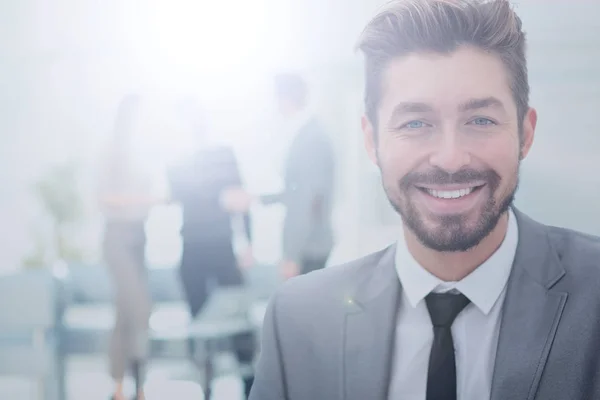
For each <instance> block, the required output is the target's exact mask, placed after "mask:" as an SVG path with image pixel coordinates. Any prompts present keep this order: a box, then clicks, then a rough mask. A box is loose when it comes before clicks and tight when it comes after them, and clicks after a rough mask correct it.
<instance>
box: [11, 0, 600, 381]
mask: <svg viewBox="0 0 600 400" xmlns="http://www.w3.org/2000/svg"><path fill="white" fill-rule="evenodd" d="M382 3H383V2H382V1H381V0H302V1H297V0H296V1H294V0H252V1H245V0H230V1H227V2H225V1H216V0H204V1H192V0H170V1H161V0H146V1H133V0H105V1H102V2H96V1H91V0H79V1H68V0H53V1H46V0H20V1H4V2H1V3H0V32H1V34H0V49H1V54H2V57H1V59H0V88H1V89H0V102H1V105H2V107H0V128H1V133H0V194H1V195H0V221H1V223H0V237H1V238H2V240H0V274H9V273H14V272H15V271H19V270H21V269H25V268H47V267H48V262H49V261H48V260H51V259H52V254H51V253H52V251H53V250H52V249H53V245H52V241H53V240H54V236H53V234H54V231H53V229H54V227H53V224H52V222H51V221H52V216H51V215H49V214H48V212H47V209H46V208H45V207H44V197H43V196H40V191H39V190H38V189H36V188H39V184H40V182H46V183H48V182H50V183H49V184H50V185H51V186H52V185H54V186H52V190H58V191H60V190H64V191H65V192H68V193H70V194H72V195H70V196H68V197H69V201H70V202H71V203H67V205H66V206H65V207H66V208H67V210H69V211H70V212H72V214H73V215H72V218H70V219H69V221H68V223H67V224H65V227H64V229H63V232H62V233H63V241H64V242H65V243H66V244H65V246H66V247H68V251H69V253H68V254H71V255H72V257H73V260H76V262H74V263H73V265H75V264H77V265H78V266H79V267H80V268H85V267H86V265H94V264H98V263H100V262H101V254H100V237H101V229H102V218H101V216H100V214H99V212H98V210H97V206H96V200H95V197H94V184H95V179H96V178H95V177H96V174H97V165H98V159H99V157H100V156H101V150H102V149H103V147H104V146H105V142H106V140H107V139H108V137H109V136H110V134H111V130H112V126H113V123H114V118H115V114H116V109H117V105H118V102H119V101H120V99H121V98H122V97H123V96H124V95H126V94H129V93H139V94H141V95H142V96H143V97H144V99H145V103H144V109H143V117H142V118H141V121H142V123H143V129H141V130H143V135H141V136H140V138H139V156H140V157H142V158H143V159H144V160H146V161H147V162H148V163H149V165H152V166H153V167H154V168H155V170H156V172H157V177H159V178H157V180H158V181H160V175H161V170H162V169H163V168H164V167H165V166H166V165H168V164H169V163H170V162H174V161H176V160H177V159H179V158H181V157H183V156H184V155H185V154H186V150H188V149H189V147H190V146H189V143H190V137H189V132H186V129H185V127H183V126H182V125H181V121H178V120H177V118H176V116H175V115H174V114H173V111H172V105H171V104H172V102H173V101H174V99H176V98H177V96H180V95H182V94H193V95H196V96H198V98H199V99H201V102H202V104H203V106H204V107H205V109H206V110H207V115H209V117H210V132H211V134H212V135H213V137H214V139H215V140H216V141H219V142H224V143H227V144H229V145H232V146H233V147H234V149H235V151H236V153H237V155H238V157H239V160H240V164H241V170H242V174H243V177H244V181H245V183H246V185H247V187H248V189H249V190H250V191H252V192H256V193H260V192H265V191H271V190H277V188H278V187H279V186H280V185H281V183H280V182H279V177H278V175H277V173H276V172H275V170H274V168H273V163H272V160H271V157H270V154H269V146H268V142H269V137H270V135H274V134H277V126H278V122H277V120H276V118H275V115H276V108H275V105H274V100H273V96H272V95H273V88H272V76H273V74H274V73H276V72H280V71H294V72H299V73H301V74H303V75H304V76H305V77H306V78H307V80H308V82H309V84H310V89H311V107H312V108H313V109H314V110H315V112H316V113H317V114H318V115H319V116H320V117H321V119H322V121H323V123H324V125H325V126H326V128H327V132H328V133H329V134H330V136H331V138H332V140H333V143H334V146H335V152H336V163H337V164H336V165H337V170H336V173H337V182H338V186H337V187H336V196H335V212H334V220H335V229H336V242H337V243H336V247H335V249H334V253H333V255H332V257H331V259H330V264H332V265H333V264H338V263H340V262H344V261H347V260H350V259H353V258H356V257H358V256H361V255H364V254H366V253H368V252H370V251H373V250H376V249H378V248H381V247H383V246H385V245H387V244H389V243H391V242H393V241H394V240H395V239H396V236H397V233H398V229H399V219H398V217H397V216H396V215H395V214H394V212H393V211H392V210H391V208H390V207H389V204H388V203H387V200H386V198H385V196H384V194H383V192H382V190H381V188H380V182H379V175H378V171H377V169H376V168H375V167H374V166H373V165H371V164H370V162H369V160H368V159H367V157H366V155H365V153H364V151H363V149H362V136H361V131H360V116H361V112H362V90H363V78H362V63H361V58H360V56H359V55H357V54H355V53H354V51H353V46H354V42H355V40H356V38H357V36H358V34H359V33H360V30H361V28H362V26H363V25H364V23H365V22H366V21H367V20H368V19H369V17H370V16H372V15H373V13H374V12H375V11H376V10H377V8H378V7H379V6H380V5H381V4H382ZM515 7H516V9H517V12H518V14H519V15H520V16H521V17H522V19H523V23H524V27H525V30H526V31H527V35H528V41H529V44H528V62H529V76H530V85H531V88H532V90H531V105H532V106H534V107H536V108H537V110H538V114H539V123H538V128H537V135H536V139H535V144H534V147H533V149H532V151H531V153H530V156H529V157H528V158H527V159H526V160H525V161H524V162H523V164H522V171H521V175H522V177H521V185H520V189H519V191H518V194H517V200H516V204H517V206H518V207H520V208H521V210H522V211H524V212H526V213H528V214H529V215H531V216H532V217H534V218H537V219H539V220H541V221H543V222H546V223H548V224H556V225H561V226H566V227H570V228H573V229H578V230H582V231H585V232H588V233H591V234H596V235H600V211H599V210H598V206H599V205H600V174H599V172H598V171H600V160H599V158H598V155H597V152H598V149H599V148H600V130H599V128H598V110H599V109H600V72H599V71H600V18H599V17H598V16H600V2H599V1H597V0H545V1H543V0H521V1H516V2H515ZM71 178H72V179H71ZM158 184H159V185H160V182H158ZM165 190H166V188H165ZM252 213H253V217H254V222H253V227H254V234H255V243H254V252H255V257H256V258H257V260H258V261H259V262H260V263H265V264H269V263H275V262H276V261H277V260H278V258H279V243H280V238H279V236H280V235H279V232H280V227H281V221H282V218H283V213H284V210H283V209H281V208H277V207H274V208H261V207H256V208H254V209H253V210H252ZM67 214H69V213H67ZM180 223H181V216H180V211H179V209H178V207H177V206H176V205H165V206H159V207H156V208H155V209H154V210H153V212H152V215H151V217H150V220H149V222H148V224H147V227H146V230H147V234H148V244H147V257H148V263H149V268H169V267H173V266H175V265H176V264H177V262H178V259H179V255H180V250H181V243H180V239H179V225H180ZM29 295H31V296H35V294H29ZM0 306H1V307H10V305H8V304H2V305H0ZM0 393H1V391H0Z"/></svg>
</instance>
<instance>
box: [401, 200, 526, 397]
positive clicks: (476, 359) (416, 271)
mask: <svg viewBox="0 0 600 400" xmlns="http://www.w3.org/2000/svg"><path fill="white" fill-rule="evenodd" d="M518 238H519V234H518V226H517V221H516V218H515V215H514V213H513V212H512V210H511V211H509V221H508V230H507V232H506V236H505V238H504V240H503V242H502V244H501V245H500V247H499V248H498V250H497V251H496V252H495V253H494V254H493V255H492V256H491V257H490V258H489V259H488V260H487V261H485V262H484V263H483V264H481V265H480V266H479V267H478V268H477V269H475V271H473V272H472V273H471V274H469V275H468V276H466V277H465V278H463V279H462V280H460V281H458V282H443V281H441V280H440V279H438V278H436V277H435V276H434V275H432V274H431V273H429V272H428V271H426V270H425V269H424V268H422V267H421V266H420V265H419V264H418V263H417V261H416V260H415V259H414V258H413V257H412V255H411V254H410V252H409V251H408V249H407V247H406V243H405V241H404V238H401V239H400V240H399V241H398V246H397V252H396V271H397V273H398V277H399V278H400V282H401V284H402V296H401V299H400V309H399V312H398V322H397V326H396V337H395V339H396V340H395V348H394V358H393V364H392V373H391V376H390V377H391V379H390V391H389V399H390V400H404V399H408V400H425V397H426V391H427V369H428V366H429V353H430V351H431V345H432V343H433V328H432V324H431V319H430V317H429V312H428V311H427V306H426V304H425V297H426V296H427V295H428V294H429V293H430V292H447V291H451V290H456V291H459V292H460V293H462V294H464V295H465V296H466V297H468V298H469V300H470V301H471V303H470V304H469V305H467V307H466V308H465V309H464V310H463V311H462V312H461V313H460V314H459V315H458V316H457V317H456V319H455V320H454V324H453V325H452V329H451V330H452V337H453V340H454V349H455V355H456V380H457V382H456V387H457V399H458V400H486V399H489V398H490V391H491V384H492V374H493V369H494V361H495V358H496V346H497V343H498V333H499V329H500V320H501V310H502V305H503V303H504V297H505V293H506V284H507V282H508V277H509V275H510V271H511V268H512V264H513V260H514V257H515V252H516V249H517V242H518Z"/></svg>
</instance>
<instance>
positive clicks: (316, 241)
mask: <svg viewBox="0 0 600 400" xmlns="http://www.w3.org/2000/svg"><path fill="white" fill-rule="evenodd" d="M284 168H285V172H284V185H285V190H284V192H283V193H279V194H275V195H266V196H262V198H261V200H262V202H263V204H271V203H276V202H280V203H282V204H283V205H284V206H285V208H286V216H285V220H284V223H283V257H284V258H285V259H286V260H291V261H296V262H301V261H302V259H303V258H310V259H321V258H326V257H327V256H328V255H329V252H330V251H331V248H332V246H333V229H332V226H331V208H332V203H333V190H334V188H333V186H334V156H333V149H332V146H331V142H330V141H329V138H328V137H327V135H326V134H325V132H323V130H322V129H321V126H320V125H319V123H318V122H317V120H316V119H311V120H310V121H309V122H308V123H306V124H305V125H304V126H303V127H302V128H301V129H300V131H299V132H298V134H297V136H296V138H295V139H294V141H293V142H292V145H291V146H290V149H289V154H288V157H287V159H286V161H285V167H284Z"/></svg>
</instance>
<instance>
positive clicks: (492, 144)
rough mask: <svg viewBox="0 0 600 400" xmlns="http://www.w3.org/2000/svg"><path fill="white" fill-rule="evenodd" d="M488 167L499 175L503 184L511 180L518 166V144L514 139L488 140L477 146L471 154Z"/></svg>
mask: <svg viewBox="0 0 600 400" xmlns="http://www.w3.org/2000/svg"><path fill="white" fill-rule="evenodd" d="M473 155H474V156H475V157H476V158H478V159H479V160H481V161H482V162H483V163H484V165H486V166H487V167H488V168H491V169H493V170H494V171H495V172H496V173H497V174H498V175H500V177H501V179H502V181H503V182H504V184H503V185H506V184H509V182H512V181H513V180H514V178H515V176H516V174H517V173H518V168H519V155H520V153H519V144H518V141H515V140H506V139H505V138H500V139H498V140H490V141H488V142H486V143H485V145H483V146H479V148H477V149H476V150H475V153H474V154H473Z"/></svg>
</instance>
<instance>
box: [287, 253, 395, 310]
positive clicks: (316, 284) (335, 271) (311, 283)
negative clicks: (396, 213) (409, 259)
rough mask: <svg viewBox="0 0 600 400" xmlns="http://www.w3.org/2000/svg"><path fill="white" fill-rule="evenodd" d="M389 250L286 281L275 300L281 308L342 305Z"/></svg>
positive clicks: (312, 308) (312, 307)
mask: <svg viewBox="0 0 600 400" xmlns="http://www.w3.org/2000/svg"><path fill="white" fill-rule="evenodd" d="M388 249H389V247H388V248H386V249H384V250H380V251H377V252H375V253H371V254H369V255H367V256H364V257H361V258H359V259H356V260H353V261H350V262H347V263H344V264H340V265H336V266H331V267H327V268H324V269H322V270H319V271H314V272H311V273H309V274H306V275H301V276H298V277H295V278H293V279H290V280H288V281H287V282H286V283H284V284H283V285H282V286H281V287H280V288H279V290H278V292H277V294H276V297H277V302H278V304H280V306H281V307H285V308H287V307H292V308H297V307H301V308H308V309H311V310H312V311H315V308H314V307H322V306H327V305H342V302H343V300H344V299H345V298H346V297H348V296H350V295H351V294H352V293H353V292H354V291H355V290H356V288H357V285H360V283H361V282H363V281H364V280H365V279H366V278H368V277H369V276H370V275H371V273H372V271H373V269H374V267H375V266H376V265H377V264H378V263H379V260H380V259H381V257H382V256H383V254H384V253H385V252H386V251H387V250H388Z"/></svg>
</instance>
